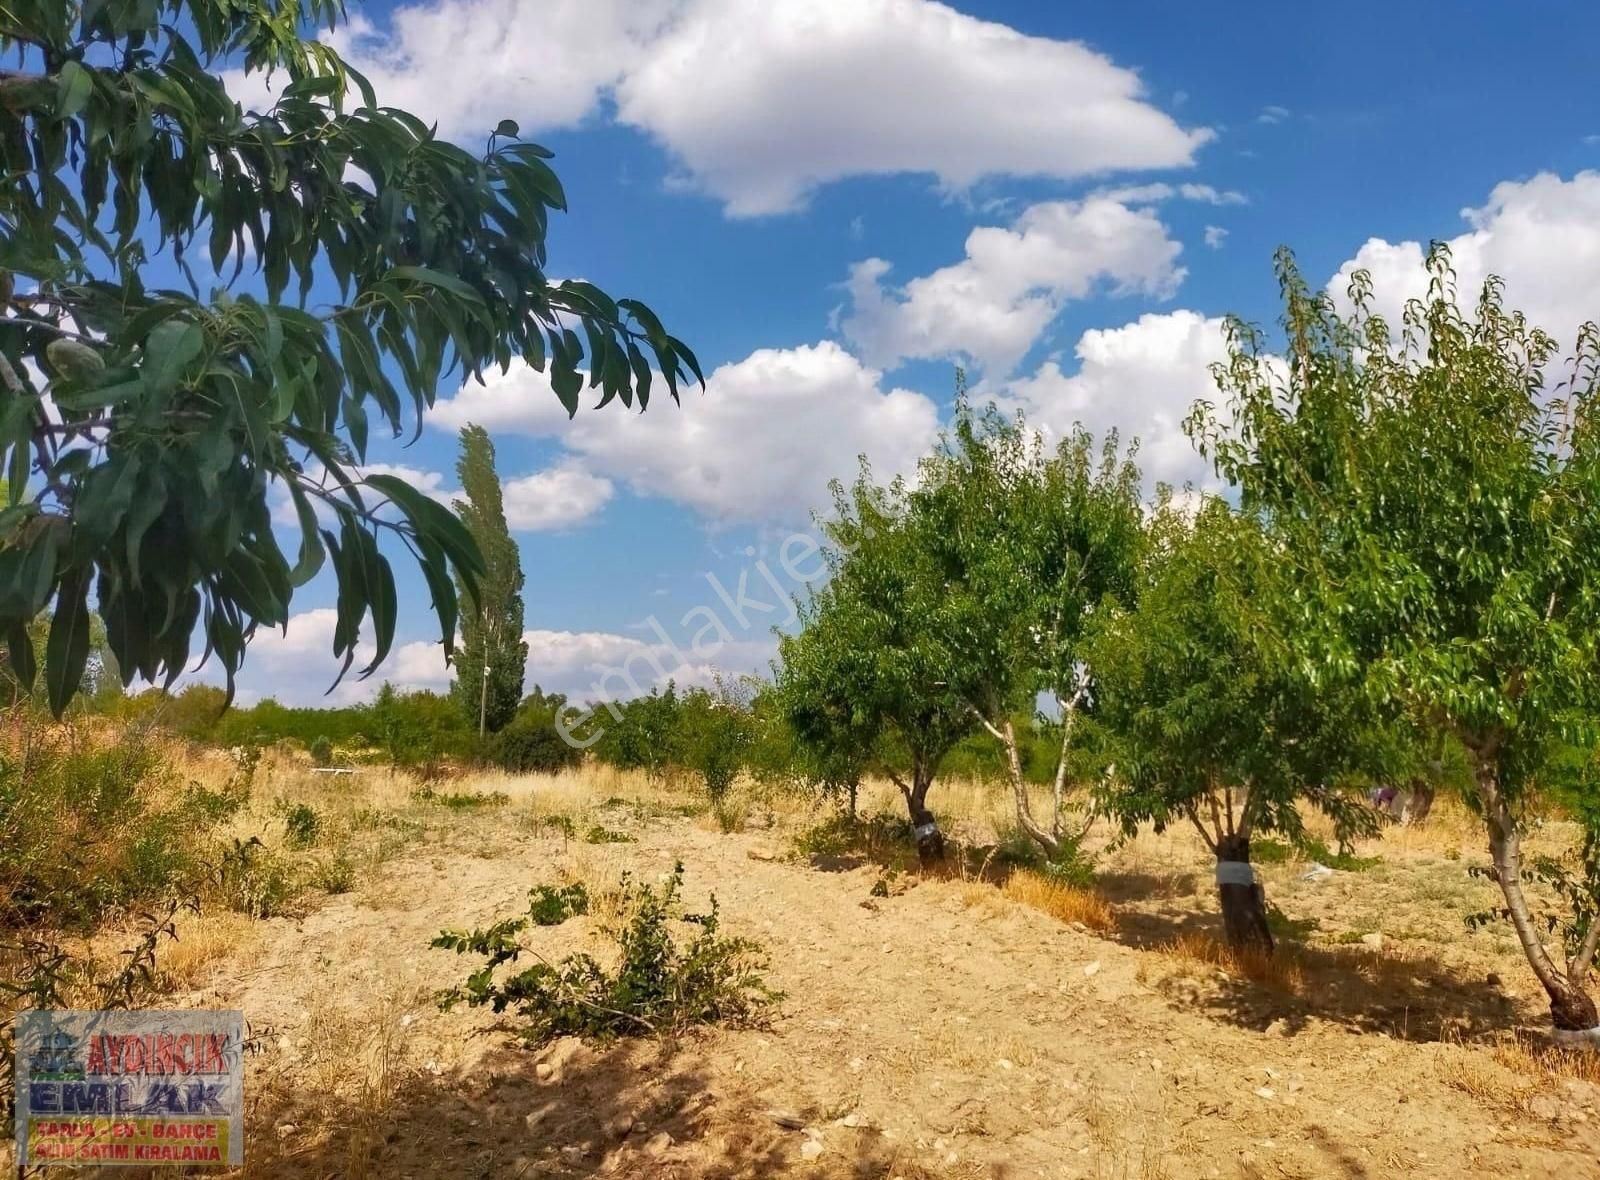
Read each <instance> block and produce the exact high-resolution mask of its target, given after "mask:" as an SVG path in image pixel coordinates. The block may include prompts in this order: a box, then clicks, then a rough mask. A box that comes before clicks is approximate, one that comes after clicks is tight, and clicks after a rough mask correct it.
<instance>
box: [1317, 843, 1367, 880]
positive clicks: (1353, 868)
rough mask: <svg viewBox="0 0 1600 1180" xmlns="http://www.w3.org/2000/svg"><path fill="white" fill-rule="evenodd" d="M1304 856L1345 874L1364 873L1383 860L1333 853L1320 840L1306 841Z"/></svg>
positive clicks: (1348, 853) (1352, 854) (1346, 853)
mask: <svg viewBox="0 0 1600 1180" xmlns="http://www.w3.org/2000/svg"><path fill="white" fill-rule="evenodd" d="M1305 854H1306V857H1307V859H1310V860H1314V861H1316V862H1317V863H1318V864H1325V865H1327V866H1328V867H1329V868H1330V869H1338V870H1339V871H1341V872H1345V873H1364V872H1366V871H1367V870H1368V869H1370V868H1373V867H1375V866H1376V865H1380V864H1382V863H1383V858H1382V857H1380V856H1356V855H1355V854H1354V853H1351V852H1334V851H1333V850H1332V849H1330V848H1329V847H1328V846H1327V845H1326V844H1324V843H1323V842H1322V841H1321V840H1309V841H1307V842H1306V852H1305Z"/></svg>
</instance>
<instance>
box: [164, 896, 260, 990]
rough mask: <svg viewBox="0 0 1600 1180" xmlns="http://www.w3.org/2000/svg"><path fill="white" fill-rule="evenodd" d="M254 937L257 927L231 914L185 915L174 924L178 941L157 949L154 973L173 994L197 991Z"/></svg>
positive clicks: (237, 915) (206, 911)
mask: <svg viewBox="0 0 1600 1180" xmlns="http://www.w3.org/2000/svg"><path fill="white" fill-rule="evenodd" d="M256 935H257V926H256V923H255V922H254V921H252V920H251V919H250V918H248V917H246V916H245V915H244V914H237V913H234V912H233V911H231V910H222V909H208V910H204V911H202V912H201V913H199V914H194V915H185V916H184V917H183V918H182V919H180V920H179V921H178V923H177V937H176V938H175V939H170V940H168V941H166V942H163V943H162V944H161V945H160V947H159V948H158V949H157V951H156V973H157V975H158V976H159V977H160V979H161V980H162V982H163V984H164V986H166V987H169V988H171V989H173V990H174V991H188V990H190V989H193V988H197V987H200V986H202V985H203V984H204V983H205V982H206V981H207V980H208V979H209V978H210V976H211V975H212V973H213V971H214V969H215V968H216V967H217V966H218V965H219V964H222V963H225V962H227V961H228V960H230V959H232V958H235V957H236V956H238V955H239V954H241V953H243V952H244V951H245V950H246V949H248V948H249V946H250V944H251V943H253V942H254V941H255V938H256Z"/></svg>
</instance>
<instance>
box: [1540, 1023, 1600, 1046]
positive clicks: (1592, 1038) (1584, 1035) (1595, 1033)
mask: <svg viewBox="0 0 1600 1180" xmlns="http://www.w3.org/2000/svg"><path fill="white" fill-rule="evenodd" d="M1551 1034H1552V1035H1553V1036H1554V1037H1555V1042H1556V1044H1558V1045H1574V1046H1582V1047H1586V1048H1589V1049H1600V1025H1597V1026H1596V1027H1594V1028H1579V1029H1569V1028H1557V1029H1552V1030H1551Z"/></svg>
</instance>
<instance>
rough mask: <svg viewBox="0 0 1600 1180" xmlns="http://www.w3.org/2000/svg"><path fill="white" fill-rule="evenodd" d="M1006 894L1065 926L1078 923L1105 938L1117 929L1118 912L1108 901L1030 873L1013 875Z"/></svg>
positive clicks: (1023, 870)
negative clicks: (1063, 923)
mask: <svg viewBox="0 0 1600 1180" xmlns="http://www.w3.org/2000/svg"><path fill="white" fill-rule="evenodd" d="M1003 892H1004V893H1005V895H1006V896H1007V897H1009V898H1010V899H1011V900H1012V901H1015V902H1019V903H1020V904H1022V905H1025V906H1031V907H1032V908H1033V909H1036V910H1039V911H1041V912H1043V913H1046V914H1049V915H1050V916H1051V917H1052V918H1057V919H1059V920H1060V921H1063V922H1078V923H1081V924H1082V925H1084V926H1087V927H1088V928H1089V929H1090V930H1095V931H1099V932H1100V933H1103V934H1104V933H1109V932H1111V931H1113V930H1115V929H1116V928H1117V915H1116V912H1115V911H1114V910H1112V908H1111V906H1110V905H1109V904H1108V903H1107V902H1106V900H1105V898H1103V897H1101V896H1099V895H1098V894H1096V893H1092V892H1090V891H1089V890H1087V889H1079V888H1076V887H1075V886H1072V885H1065V884H1062V883H1061V882H1059V881H1052V880H1050V879H1049V878H1048V877H1043V876H1041V875H1039V874H1038V873H1034V872H1030V871H1028V870H1027V869H1022V870H1019V871H1018V872H1015V873H1012V874H1011V876H1010V877H1009V878H1008V879H1007V881H1006V883H1005V888H1004V890H1003Z"/></svg>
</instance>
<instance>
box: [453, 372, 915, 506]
mask: <svg viewBox="0 0 1600 1180" xmlns="http://www.w3.org/2000/svg"><path fill="white" fill-rule="evenodd" d="M656 388H657V390H658V392H657V394H656V395H655V396H654V397H653V398H652V400H651V404H650V409H649V410H648V411H647V412H645V413H643V414H639V413H629V412H626V411H622V408H621V407H620V406H616V407H615V410H616V411H618V412H613V408H612V407H608V408H607V409H606V410H603V411H599V412H595V411H591V410H580V411H579V413H578V416H577V417H576V418H573V419H571V420H568V419H567V417H566V415H565V413H564V412H563V411H561V409H560V404H559V403H558V402H556V398H555V394H554V393H552V392H551V390H550V383H549V378H548V377H547V376H546V375H545V374H543V373H537V372H535V371H533V370H532V369H529V368H528V367H527V366H525V365H520V364H519V365H514V366H513V367H512V369H511V370H510V371H509V373H508V374H507V375H505V376H503V377H500V378H498V379H497V380H496V381H495V382H494V383H493V385H492V386H491V387H490V390H488V391H486V390H484V389H482V388H479V387H477V386H475V385H468V386H466V387H465V388H464V389H463V390H462V391H461V392H460V393H458V394H457V395H456V396H455V397H453V398H447V399H444V400H442V401H440V402H439V404H438V405H437V406H436V407H435V409H434V413H433V415H432V417H431V418H430V421H431V422H432V423H433V424H435V425H439V426H445V427H452V426H459V425H460V424H462V423H463V422H466V421H474V422H480V423H482V424H483V425H485V426H486V427H489V428H491V429H494V430H501V431H508V432H517V433H523V434H531V435H550V434H554V435H556V436H557V437H559V438H560V439H561V441H562V442H563V444H564V445H565V446H566V447H567V449H568V450H569V451H570V452H571V453H572V454H573V455H574V456H576V457H577V458H578V459H580V460H581V461H582V463H583V465H584V467H585V468H587V469H588V470H589V471H592V472H594V473H596V474H598V475H601V476H603V477H607V478H610V479H615V480H621V481H623V482H625V483H626V484H627V485H628V486H629V487H630V488H631V489H632V490H633V491H635V492H636V493H638V494H640V495H654V496H663V497H666V498H668V499H671V500H675V501H677V502H678V503H681V504H685V505H687V506H689V507H691V508H693V509H694V510H696V511H697V512H699V513H700V514H701V515H703V516H705V517H707V518H708V519H710V520H713V521H718V522H730V523H731V522H745V523H767V522H796V523H797V522H803V521H805V520H807V519H808V518H809V514H810V512H811V510H812V509H814V508H818V507H821V506H823V505H824V504H825V502H826V497H827V491H826V489H827V483H828V481H829V480H830V479H833V478H836V477H838V478H845V479H848V478H849V477H850V476H851V475H852V474H853V473H854V472H855V469H856V461H857V457H858V456H859V455H862V454H865V455H867V456H868V458H869V459H870V460H871V462H872V464H873V468H874V471H875V473H876V474H877V475H878V476H879V477H881V478H884V479H888V478H890V477H892V476H893V475H896V474H900V473H909V472H911V471H912V470H914V468H915V466H916V461H917V459H918V458H919V457H920V456H922V455H923V454H925V453H926V452H927V450H928V448H929V447H930V446H931V445H932V443H933V440H934V438H935V436H936V435H937V433H938V410H937V408H936V407H935V405H934V404H933V402H931V401H930V400H929V399H928V398H926V397H924V396H922V395H921V394H919V393H914V392H912V391H910V390H906V389H892V388H891V389H886V388H884V386H883V381H882V374H881V373H880V372H879V371H877V370H876V369H872V368H869V367H867V366H865V365H863V364H862V363H861V362H860V361H859V360H857V359H856V358H855V357H853V356H851V355H850V354H849V353H848V352H846V351H845V350H844V349H843V348H841V347H840V346H839V345H837V344H835V343H833V342H831V341H823V342H821V343H818V344H814V345H803V346H801V347H799V348H764V349H760V350H758V351H756V352H753V353H751V354H750V355H749V356H747V357H745V358H744V359H743V360H740V361H737V362H735V363H732V364H726V365H722V366H721V367H719V368H718V369H716V370H715V371H713V372H712V373H710V374H708V376H707V378H706V392H705V394H704V396H701V394H700V392H699V389H698V387H693V388H691V389H689V390H686V391H685V393H684V404H683V406H681V407H679V406H674V405H673V404H672V403H671V401H670V400H669V399H668V398H667V397H666V396H665V392H664V390H665V386H664V384H662V383H661V382H660V381H659V379H658V380H657V383H656ZM552 405H554V406H555V412H554V413H552V411H551V409H550V407H551V406H552Z"/></svg>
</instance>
